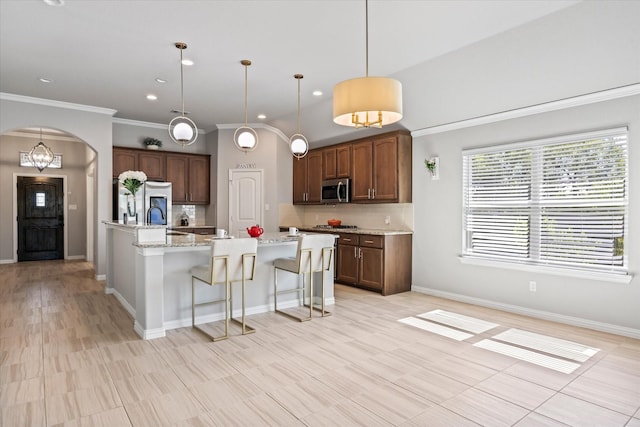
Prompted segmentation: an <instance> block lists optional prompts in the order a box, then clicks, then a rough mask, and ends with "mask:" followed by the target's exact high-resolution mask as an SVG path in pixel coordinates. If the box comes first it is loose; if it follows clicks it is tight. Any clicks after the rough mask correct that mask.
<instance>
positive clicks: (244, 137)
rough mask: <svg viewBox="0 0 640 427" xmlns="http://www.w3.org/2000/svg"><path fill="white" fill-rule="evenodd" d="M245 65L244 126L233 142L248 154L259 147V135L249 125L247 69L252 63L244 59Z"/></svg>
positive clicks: (234, 136) (239, 129) (243, 63)
mask: <svg viewBox="0 0 640 427" xmlns="http://www.w3.org/2000/svg"><path fill="white" fill-rule="evenodd" d="M240 63H241V64H242V65H244V126H241V127H239V128H238V129H236V131H235V132H234V134H233V142H234V144H236V148H237V149H238V150H240V151H244V152H245V153H248V152H249V151H253V150H255V149H256V147H257V146H258V133H257V132H256V131H255V130H254V129H252V128H250V127H249V126H248V125H247V96H248V95H247V93H248V90H247V87H248V86H247V69H248V68H249V66H250V65H251V61H249V60H248V59H243V60H242V61H240Z"/></svg>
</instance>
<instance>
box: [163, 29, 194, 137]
mask: <svg viewBox="0 0 640 427" xmlns="http://www.w3.org/2000/svg"><path fill="white" fill-rule="evenodd" d="M175 46H176V47H177V48H178V49H179V50H180V99H181V102H182V110H181V112H182V115H180V116H177V117H174V118H173V120H171V121H170V122H169V137H171V140H172V141H173V142H175V143H176V144H178V145H182V148H184V147H185V146H187V145H191V144H193V143H194V142H196V139H197V138H198V128H197V127H196V124H195V123H194V122H193V120H191V119H190V118H188V117H186V116H185V113H184V78H183V74H184V65H183V64H182V51H183V50H185V49H186V48H187V44H186V43H183V42H176V43H175Z"/></svg>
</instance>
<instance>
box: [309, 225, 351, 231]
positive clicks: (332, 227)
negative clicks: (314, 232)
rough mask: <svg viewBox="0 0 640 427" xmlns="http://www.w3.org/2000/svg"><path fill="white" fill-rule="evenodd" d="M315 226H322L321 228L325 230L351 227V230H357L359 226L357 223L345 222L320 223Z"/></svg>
mask: <svg viewBox="0 0 640 427" xmlns="http://www.w3.org/2000/svg"><path fill="white" fill-rule="evenodd" d="M313 228H321V229H325V230H333V229H339V228H342V229H350V230H355V229H357V228H358V226H357V225H345V224H340V225H328V224H318V225H314V226H313Z"/></svg>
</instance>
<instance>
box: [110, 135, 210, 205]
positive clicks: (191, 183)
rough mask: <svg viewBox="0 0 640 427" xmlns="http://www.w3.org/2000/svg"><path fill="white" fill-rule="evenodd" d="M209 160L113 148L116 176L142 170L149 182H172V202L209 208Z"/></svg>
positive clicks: (200, 156) (204, 157)
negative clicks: (125, 172)
mask: <svg viewBox="0 0 640 427" xmlns="http://www.w3.org/2000/svg"><path fill="white" fill-rule="evenodd" d="M210 158H211V156H209V155H208V154H182V153H178V152H173V151H151V150H144V149H139V148H126V147H113V177H114V178H117V177H118V175H120V174H121V173H122V172H124V171H128V170H140V171H143V172H144V173H145V174H146V175H147V178H148V179H149V180H150V181H167V182H171V183H172V186H171V188H172V199H173V200H172V202H173V203H188V204H193V205H208V204H209V202H210V195H209V194H210V183H209V181H210V166H211V160H210Z"/></svg>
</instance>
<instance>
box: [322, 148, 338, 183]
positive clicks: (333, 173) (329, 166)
mask: <svg viewBox="0 0 640 427" xmlns="http://www.w3.org/2000/svg"><path fill="white" fill-rule="evenodd" d="M336 167H337V162H336V149H335V148H327V149H324V150H322V179H323V180H324V179H336V178H337V177H338V171H337V168H336Z"/></svg>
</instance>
